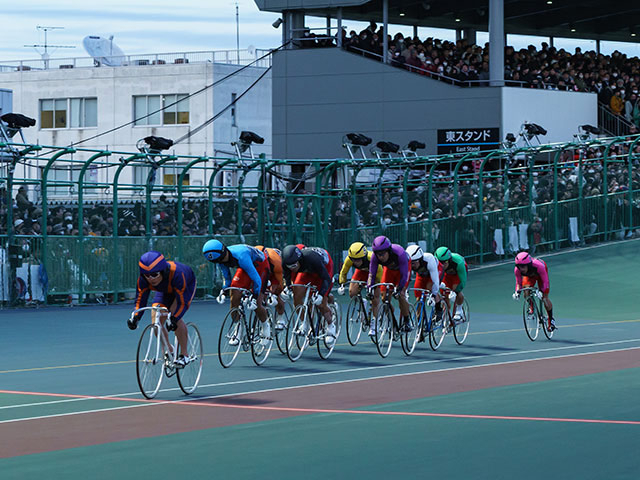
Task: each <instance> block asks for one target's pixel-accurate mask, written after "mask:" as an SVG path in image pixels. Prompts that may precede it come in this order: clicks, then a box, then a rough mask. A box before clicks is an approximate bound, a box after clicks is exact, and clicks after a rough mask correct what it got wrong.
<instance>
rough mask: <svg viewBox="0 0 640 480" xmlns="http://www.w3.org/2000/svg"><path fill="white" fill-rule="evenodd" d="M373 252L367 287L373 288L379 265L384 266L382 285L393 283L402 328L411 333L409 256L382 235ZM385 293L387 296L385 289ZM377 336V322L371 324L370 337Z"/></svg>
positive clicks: (374, 243)
mask: <svg viewBox="0 0 640 480" xmlns="http://www.w3.org/2000/svg"><path fill="white" fill-rule="evenodd" d="M371 250H373V253H374V255H371V263H370V264H369V279H368V281H367V287H368V288H371V285H373V284H374V282H375V275H376V272H377V271H378V265H382V267H383V268H382V278H381V279H380V283H393V284H394V285H395V290H394V292H392V293H393V295H394V296H395V297H396V298H397V299H398V304H399V305H400V314H401V315H402V326H401V328H402V330H403V331H411V322H410V321H409V302H408V301H407V296H406V293H407V286H408V285H409V276H410V266H409V263H410V261H409V255H408V254H407V252H406V251H405V249H404V248H402V247H401V246H400V245H396V244H395V243H394V244H392V243H391V240H389V239H388V238H387V237H385V236H382V235H381V236H379V237H376V238H375V239H374V240H373V245H372V246H371ZM383 293H384V294H385V295H386V289H385V288H384V287H383ZM375 334H376V326H375V322H371V330H369V335H371V336H373V335H375Z"/></svg>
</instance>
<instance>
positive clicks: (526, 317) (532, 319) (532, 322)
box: [522, 295, 540, 342]
mask: <svg viewBox="0 0 640 480" xmlns="http://www.w3.org/2000/svg"><path fill="white" fill-rule="evenodd" d="M539 316H540V315H539V312H538V306H537V305H536V302H535V301H534V299H533V298H532V296H531V295H529V296H528V297H527V298H526V300H525V301H524V303H523V305H522V320H523V322H524V331H525V332H527V337H529V340H531V341H532V342H534V341H535V340H536V338H538V332H539V331H540V329H539V327H540V321H539Z"/></svg>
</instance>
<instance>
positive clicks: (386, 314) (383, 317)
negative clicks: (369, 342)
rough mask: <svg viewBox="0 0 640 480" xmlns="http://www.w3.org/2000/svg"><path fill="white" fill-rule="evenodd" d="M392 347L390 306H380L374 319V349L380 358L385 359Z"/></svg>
mask: <svg viewBox="0 0 640 480" xmlns="http://www.w3.org/2000/svg"><path fill="white" fill-rule="evenodd" d="M391 345H393V316H392V313H391V305H389V304H385V305H382V308H381V309H380V312H379V314H378V318H377V319H376V348H377V349H378V353H379V354H380V356H381V357H382V358H386V356H387V355H389V352H390V351H391Z"/></svg>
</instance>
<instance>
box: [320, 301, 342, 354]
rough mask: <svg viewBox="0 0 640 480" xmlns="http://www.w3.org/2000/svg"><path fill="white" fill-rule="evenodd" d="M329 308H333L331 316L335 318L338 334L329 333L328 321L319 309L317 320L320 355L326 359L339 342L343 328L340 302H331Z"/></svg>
mask: <svg viewBox="0 0 640 480" xmlns="http://www.w3.org/2000/svg"><path fill="white" fill-rule="evenodd" d="M329 309H330V310H331V317H332V318H333V323H334V325H335V328H336V335H335V336H334V337H332V336H328V335H327V321H326V320H325V318H324V316H323V315H322V313H320V311H319V310H317V317H316V318H317V322H318V325H319V326H318V333H319V336H318V355H320V358H322V359H324V360H326V359H327V358H329V356H330V355H331V353H332V352H333V349H334V348H335V346H336V343H338V337H340V330H341V325H340V324H341V321H340V310H339V307H338V304H336V303H331V304H329Z"/></svg>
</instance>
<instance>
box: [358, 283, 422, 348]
mask: <svg viewBox="0 0 640 480" xmlns="http://www.w3.org/2000/svg"><path fill="white" fill-rule="evenodd" d="M376 287H386V288H387V289H389V288H393V289H394V290H395V288H396V286H395V285H394V284H393V283H376V284H374V285H371V287H369V289H370V290H372V289H374V288H376ZM415 319H416V312H415V308H414V307H413V305H411V304H409V328H408V329H407V331H404V329H403V328H402V327H401V326H400V325H399V324H398V320H397V319H396V315H395V312H394V310H393V306H392V305H391V295H389V292H387V293H386V294H385V295H384V296H383V299H382V301H381V303H380V308H379V310H378V318H377V319H376V320H375V326H376V328H375V332H376V334H375V342H374V343H375V344H376V349H377V350H378V353H379V354H380V356H381V357H382V358H386V357H387V355H389V352H390V351H391V346H392V345H393V342H394V341H396V342H397V341H398V340H400V344H401V345H402V351H403V352H404V353H405V355H411V354H412V353H413V351H414V349H415V348H416V343H417V338H418V335H417V333H418V332H417V328H416V324H415ZM403 327H404V326H403Z"/></svg>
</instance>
